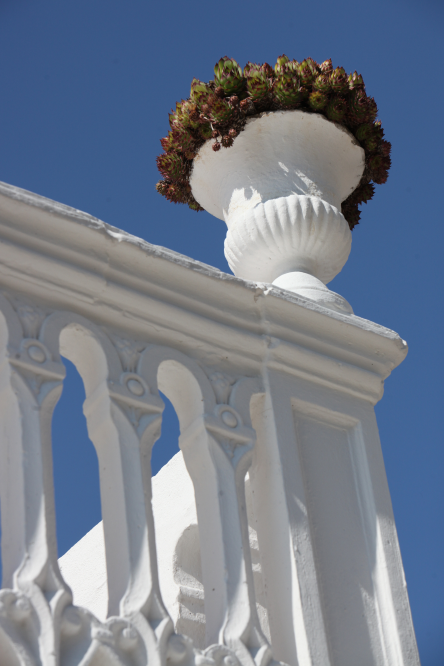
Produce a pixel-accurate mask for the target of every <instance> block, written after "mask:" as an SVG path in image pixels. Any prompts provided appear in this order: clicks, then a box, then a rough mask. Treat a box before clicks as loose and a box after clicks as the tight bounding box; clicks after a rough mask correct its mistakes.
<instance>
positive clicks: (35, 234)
mask: <svg viewBox="0 0 444 666" xmlns="http://www.w3.org/2000/svg"><path fill="white" fill-rule="evenodd" d="M239 138H240V137H239ZM228 152H229V151H227V153H228ZM304 196H305V195H304ZM307 196H312V194H310V195H307ZM327 203H329V202H328V201H327ZM329 205H331V204H329ZM306 275H307V273H306ZM313 279H315V278H313ZM304 288H306V289H307V290H309V289H314V288H316V283H313V282H310V281H308V282H306V283H305V287H304ZM0 291H1V293H0V358H1V363H0V494H1V497H0V505H1V512H2V513H1V521H2V562H3V581H2V585H3V588H2V590H1V591H0V610H1V612H0V655H1V658H2V666H17V664H20V666H35V664H41V665H42V666H79V664H81V665H82V666H87V664H88V665H90V666H96V665H97V664H101V666H108V664H109V665H110V666H111V665H112V666H117V665H118V666H134V664H137V665H138V666H146V665H147V664H148V663H149V664H150V665H151V664H155V665H156V666H160V665H161V664H176V665H177V666H193V665H194V664H195V665H196V666H197V665H198V664H199V665H200V666H204V665H206V666H223V665H225V666H226V664H232V666H240V665H242V666H272V665H273V664H274V663H275V661H274V660H280V661H281V662H285V663H287V664H289V665H290V666H347V665H349V664H350V666H351V665H352V664H353V665H354V664H356V663H360V664H363V666H367V665H368V666H370V665H371V666H374V665H377V666H419V659H418V653H417V649H416V644H415V637H414V631H413V626H412V621H411V616H410V609H409V603H408V596H407V591H406V586H405V580H404V575H403V569H402V562H401V557H400V553H399V546H398V541H397V535H396V528H395V524H394V518H393V512H392V508H391V503H390V495H389V491H388V487H387V481H386V477H385V471H384V462H383V458H382V453H381V447H380V442H379V436H378V430H377V424H376V419H375V414H374V405H375V404H376V403H377V402H378V400H380V399H381V397H382V393H383V385H384V381H385V379H386V378H387V377H388V376H389V374H390V372H391V371H392V370H393V369H394V368H395V367H396V366H397V365H399V363H401V362H402V360H403V359H404V358H405V355H406V353H407V345H406V343H405V342H404V341H403V340H402V339H401V338H400V337H399V336H398V335H397V334H396V333H394V332H393V331H390V330H388V329H386V328H383V327H382V326H379V325H377V324H374V323H372V322H369V321H367V320H365V319H360V318H359V317H356V316H355V315H353V314H346V313H344V312H341V311H339V309H338V310H333V309H331V308H328V307H324V305H322V302H321V301H318V302H316V301H315V300H314V299H312V298H306V297H304V296H302V295H298V294H296V293H292V292H290V291H288V290H285V289H281V288H279V287H277V286H273V285H271V284H264V283H257V282H249V281H246V280H242V279H239V278H236V277H233V276H231V275H226V274H224V273H222V272H220V271H218V270H216V269H214V268H211V267H210V266H206V265H204V264H201V263H199V262H196V261H193V260H191V259H188V258H187V257H183V256H181V255H178V254H176V253H174V252H171V251H169V250H165V249H163V248H158V247H155V246H152V245H149V244H148V243H146V242H144V241H142V240H140V239H137V238H134V237H132V236H129V235H128V234H125V233H124V232H122V231H120V230H118V229H115V228H113V227H109V226H108V225H105V224H104V223H102V222H100V221H99V220H97V219H95V218H92V217H90V216H88V215H86V214H85V213H81V212H79V211H76V210H73V209H70V208H68V207H66V206H63V205H61V204H57V203H55V202H51V201H48V200H47V199H44V198H43V197H38V196H36V195H33V194H31V193H29V192H24V191H23V190H20V189H18V188H13V187H11V186H7V185H0ZM33 347H37V348H39V350H40V351H41V352H42V353H41V354H40V353H37V351H34V350H33V349H32V348H33ZM61 355H63V356H64V357H66V358H68V359H70V360H71V361H72V362H73V363H75V365H76V367H77V369H78V370H79V373H80V375H81V376H82V379H83V382H84V386H85V393H86V400H85V403H84V413H85V416H86V420H87V425H88V432H89V436H90V438H91V440H92V442H93V444H94V446H95V447H96V451H97V455H98V460H99V470H100V490H101V501H102V516H103V542H104V550H103V551H102V552H103V554H102V555H100V545H99V541H100V530H99V529H98V528H96V529H95V530H93V531H92V532H91V533H90V534H89V535H87V540H86V542H84V544H83V545H82V544H81V545H79V546H78V552H79V553H81V552H82V549H83V552H84V553H85V552H87V551H88V548H87V546H88V542H89V543H90V544H91V548H92V550H93V552H95V554H96V556H97V558H99V556H100V558H101V561H102V562H103V561H104V560H105V561H106V572H107V593H108V594H107V596H108V602H107V611H106V614H107V619H106V620H105V621H103V620H100V619H99V618H98V617H96V616H95V615H93V614H92V613H91V612H90V611H88V609H86V608H83V607H82V606H78V605H73V599H72V593H71V590H70V588H69V586H68V585H67V583H66V581H65V579H64V577H63V575H62V573H61V572H60V568H59V566H58V561H57V549H56V535H55V509H54V493H53V490H54V489H53V479H52V461H51V433H50V423H51V416H52V412H53V409H54V406H55V404H56V402H57V399H58V397H59V396H60V393H61V390H62V383H63V379H64V375H65V369H64V366H63V363H62V360H61ZM133 382H134V383H133ZM139 385H140V386H141V387H142V388H143V392H142V391H141V389H140V388H138V387H139ZM131 387H132V389H131ZM134 388H137V390H136V391H134ZM159 390H160V391H161V392H162V393H164V394H165V395H166V396H167V397H168V398H169V399H170V400H171V402H172V403H173V406H174V408H175V410H176V412H177V415H178V418H179V423H180V431H181V434H180V439H179V445H180V448H181V450H182V455H183V460H184V462H185V465H186V468H187V474H188V475H189V479H191V482H192V490H191V485H190V481H189V479H188V490H187V491H186V492H185V493H184V497H186V498H187V499H186V501H185V500H182V498H181V496H180V495H179V494H178V493H177V487H176V486H178V485H179V484H176V482H174V483H169V482H164V483H161V491H160V492H159V493H158V492H157V486H156V485H155V493H154V502H153V504H152V503H151V497H152V483H151V471H150V456H151V450H152V447H153V445H154V443H155V442H156V440H157V439H158V437H159V435H160V428H161V420H162V410H163V402H162V399H161V397H160V395H159ZM178 464H179V462H178V458H176V459H175V460H174V461H172V463H171V466H172V468H173V469H174V467H175V465H178ZM182 472H183V467H182ZM182 472H181V474H180V477H181V479H182V481H183V480H184V479H186V478H187V477H186V476H185V475H184V474H183V473H182ZM168 473H169V472H168V469H167V470H165V472H164V474H165V475H167V474H168ZM164 478H166V477H164ZM159 479H160V475H159ZM182 481H181V483H182ZM156 483H157V482H155V484H156ZM193 494H194V497H195V512H196V513H195V514H194V513H193V510H194V509H193V506H194V505H193V502H192V499H191V498H192V496H193ZM156 495H157V499H156ZM153 507H154V512H153ZM158 507H161V508H160V509H158ZM159 511H160V513H159ZM170 514H172V516H173V517H171V519H170ZM157 515H163V516H165V515H168V518H169V521H166V520H157ZM196 517H197V524H198V531H197V530H196V522H195V520H196ZM155 520H156V526H155ZM161 525H163V527H161ZM163 530H164V531H163ZM156 531H157V544H156ZM197 534H199V539H198V538H197ZM198 551H199V552H200V560H201V568H200V569H199V566H198V559H197V555H196V553H197V552H198ZM79 557H80V555H79ZM82 557H83V555H82ZM87 557H89V555H87ZM103 558H104V559H103ZM62 568H64V567H62ZM104 570H105V569H104V567H103V568H102V574H101V575H102V578H100V577H99V576H97V577H95V578H94V580H93V581H92V582H91V589H90V590H89V592H90V594H89V596H87V594H86V592H88V591H85V597H84V599H86V602H87V603H88V604H89V605H90V607H94V608H96V609H97V613H98V614H100V615H101V617H102V618H104V616H105V610H104V609H105V600H104V599H103V597H102V601H101V605H100V604H99V602H98V597H100V595H101V594H103V587H101V585H103V572H104ZM73 571H74V575H75V576H76V577H77V578H78V577H79V576H80V575H81V574H80V573H79V570H78V567H77V571H76V569H75V567H74V569H73ZM200 584H201V586H200ZM76 587H77V584H76V585H74V588H75V589H76ZM178 588H179V591H180V588H187V589H186V590H185V594H184V595H182V596H181V597H179V600H178V595H177V590H178ZM202 592H203V598H204V603H205V605H204V608H205V638H203V626H199V625H203V621H202V622H200V621H199V617H198V616H199V608H201V607H202V604H201V601H202ZM193 595H194V596H193ZM191 597H192V600H193V604H194V605H191V604H190V605H191V611H192V614H188V615H186V613H185V611H184V608H183V607H185V608H186V603H189V602H190V599H191ZM181 599H182V600H181ZM184 600H185V601H186V603H183V601H184ZM94 604H96V605H95V606H94ZM188 610H190V608H188ZM201 615H203V614H202V613H201ZM200 619H201V620H203V618H202V617H201V618H200ZM173 620H174V621H173ZM190 620H191V621H190ZM175 625H176V627H177V628H179V627H181V628H182V627H186V628H187V630H186V633H188V634H190V635H189V636H181V635H180V634H178V633H177V631H176V630H175ZM193 632H195V633H193ZM191 634H192V635H194V637H195V638H196V642H197V644H196V645H194V644H193V641H192V638H191ZM199 644H200V645H205V647H204V648H203V649H200V648H199V647H198V645H199Z"/></svg>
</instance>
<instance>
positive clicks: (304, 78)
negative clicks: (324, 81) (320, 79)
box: [298, 58, 319, 86]
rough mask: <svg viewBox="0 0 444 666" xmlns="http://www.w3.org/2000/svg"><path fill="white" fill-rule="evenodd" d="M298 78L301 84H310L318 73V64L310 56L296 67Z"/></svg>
mask: <svg viewBox="0 0 444 666" xmlns="http://www.w3.org/2000/svg"><path fill="white" fill-rule="evenodd" d="M298 73H299V78H300V80H301V85H302V86H308V85H310V84H311V83H312V82H313V80H314V79H315V78H316V76H317V75H318V74H319V65H317V63H315V61H314V60H313V59H312V58H306V59H305V60H303V61H302V62H301V64H300V65H299V67H298Z"/></svg>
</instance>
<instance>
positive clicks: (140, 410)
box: [47, 316, 173, 664]
mask: <svg viewBox="0 0 444 666" xmlns="http://www.w3.org/2000/svg"><path fill="white" fill-rule="evenodd" d="M65 317H66V316H62V317H60V316H57V317H55V318H54V319H53V321H51V322H48V325H47V333H48V336H49V337H54V335H56V334H57V331H58V330H62V333H61V335H60V339H61V349H62V351H63V353H64V355H65V356H66V357H67V358H69V359H70V360H72V361H73V362H74V363H75V365H76V366H77V368H78V370H79V372H80V374H81V376H82V378H83V380H84V384H85V392H86V400H85V403H84V414H85V417H86V420H87V426H88V433H89V436H90V438H91V440H92V442H93V444H94V446H95V448H96V451H97V456H98V459H99V470H100V493H101V503H102V515H103V528H104V537H105V552H106V565H107V573H108V592H109V603H108V616H118V615H120V616H122V617H123V618H127V620H129V621H131V623H132V624H133V625H134V627H136V628H137V630H138V631H139V633H140V635H141V637H142V639H143V644H144V647H143V646H142V645H140V641H139V639H138V636H137V632H134V631H133V635H132V636H131V637H130V636H129V635H128V636H126V638H123V639H122V640H121V643H122V645H124V647H125V649H126V650H132V651H134V650H136V652H139V654H140V655H142V654H145V657H144V658H146V659H149V660H150V663H153V664H155V663H161V661H162V659H164V656H165V653H166V649H167V641H168V639H169V637H170V635H171V634H172V631H173V625H172V621H171V619H170V617H169V615H168V613H167V611H166V609H165V607H164V605H163V602H162V599H161V595H160V589H159V583H158V574H157V559H156V548H155V535H154V520H153V514H152V507H151V466H150V458H151V449H152V447H153V445H154V443H155V442H156V441H157V439H158V437H159V435H160V427H161V415H162V411H163V408H164V405H163V401H162V400H161V399H160V397H159V396H156V395H152V394H151V393H150V390H149V387H148V385H147V383H146V382H145V380H144V379H143V378H142V377H140V376H139V375H138V374H137V373H136V372H133V371H131V369H130V370H128V369H125V368H124V367H122V362H121V359H122V358H123V359H125V358H126V356H125V354H123V356H122V354H120V358H119V354H118V351H119V352H121V351H122V350H121V349H120V348H119V346H117V351H116V348H115V347H114V346H113V344H111V341H110V338H109V337H107V336H106V335H105V334H104V333H103V332H102V331H100V330H99V329H98V328H97V327H95V326H94V325H92V324H91V323H90V322H88V321H87V320H84V319H83V318H81V317H75V318H74V317H73V316H68V319H67V320H66V319H65ZM136 358H137V354H136ZM110 622H111V624H112V621H110V620H109V621H108V624H109V623H110ZM128 631H129V633H131V630H128ZM127 633H128V632H127ZM140 658H142V657H141V656H140Z"/></svg>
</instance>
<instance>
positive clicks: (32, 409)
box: [0, 297, 72, 666]
mask: <svg viewBox="0 0 444 666" xmlns="http://www.w3.org/2000/svg"><path fill="white" fill-rule="evenodd" d="M0 310H1V312H2V315H3V317H2V324H3V326H2V328H4V336H3V337H4V341H3V342H4V344H3V346H2V361H1V371H0V391H1V395H0V409H1V446H0V451H1V454H0V455H1V461H0V469H1V479H0V490H1V505H2V560H3V571H4V573H3V585H4V586H5V587H13V588H14V591H8V590H4V591H3V592H2V593H1V594H2V598H1V600H2V604H3V611H4V612H3V617H2V621H3V622H5V623H6V625H5V626H4V627H3V628H4V630H5V631H6V632H7V633H8V634H9V636H11V637H13V642H14V641H15V642H16V645H21V647H20V653H23V655H25V656H23V655H22V656H23V662H22V663H23V664H27V663H32V660H33V659H35V660H37V661H40V660H41V661H42V663H44V664H45V666H51V665H53V664H54V665H55V664H56V663H57V659H58V649H59V645H58V635H59V628H60V622H61V614H62V612H63V610H64V608H65V607H66V606H67V605H68V604H69V603H70V602H71V600H72V597H71V594H70V591H69V588H68V587H67V586H66V585H65V583H64V582H63V579H62V577H61V575H60V571H59V568H58V564H57V544H56V530H55V512H54V488H53V478H52V451H51V419H52V414H53V410H54V407H55V405H56V403H57V401H58V399H59V397H60V394H61V391H62V382H63V379H64V376H65V368H64V366H63V364H62V363H61V362H60V360H59V359H54V357H53V355H52V354H51V351H50V350H49V349H48V347H47V346H46V345H45V344H44V343H43V342H42V341H41V340H40V339H38V333H39V329H40V325H41V321H42V320H43V319H44V318H45V316H46V314H45V313H43V312H42V311H40V310H38V309H37V308H34V307H31V306H20V307H19V308H18V310H19V313H20V315H21V319H22V323H23V326H22V324H21V323H20V320H19V319H18V317H17V316H16V314H15V312H14V311H13V309H12V307H11V305H10V304H9V302H8V301H6V299H4V298H3V297H1V299H0ZM6 338H8V339H7V341H6ZM6 342H7V344H6ZM8 629H9V631H8ZM14 637H15V638H14ZM20 658H22V657H20Z"/></svg>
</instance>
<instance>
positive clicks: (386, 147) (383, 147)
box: [381, 139, 392, 157]
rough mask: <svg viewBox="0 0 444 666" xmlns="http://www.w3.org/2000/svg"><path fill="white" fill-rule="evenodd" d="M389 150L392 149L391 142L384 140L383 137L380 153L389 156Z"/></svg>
mask: <svg viewBox="0 0 444 666" xmlns="http://www.w3.org/2000/svg"><path fill="white" fill-rule="evenodd" d="M391 150H392V144H391V143H390V141H385V140H384V139H383V140H382V141H381V153H382V154H383V155H385V156H386V157H389V155H390V152H391Z"/></svg>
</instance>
